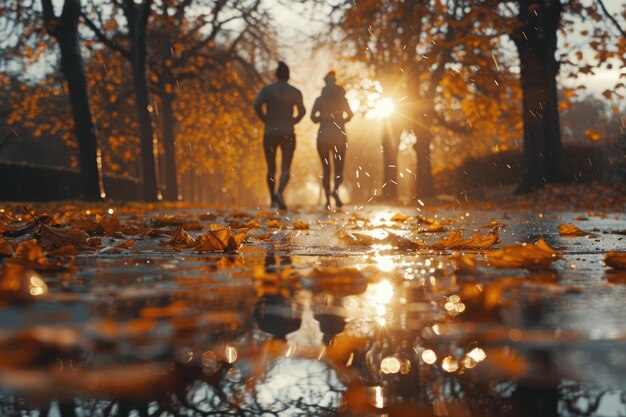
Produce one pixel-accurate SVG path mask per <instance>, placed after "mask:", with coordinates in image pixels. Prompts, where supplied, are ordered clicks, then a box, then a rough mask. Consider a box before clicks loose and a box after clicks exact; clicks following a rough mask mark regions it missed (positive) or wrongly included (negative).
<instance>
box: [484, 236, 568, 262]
mask: <svg viewBox="0 0 626 417" xmlns="http://www.w3.org/2000/svg"><path fill="white" fill-rule="evenodd" d="M485 256H486V258H487V262H488V263H489V264H490V265H492V266H494V267H496V268H526V269H544V268H548V267H549V266H550V264H551V263H552V262H554V261H556V260H557V259H559V258H560V255H559V253H558V252H557V251H556V250H555V249H553V248H551V247H550V246H548V244H547V243H546V242H545V241H544V240H543V239H539V240H538V241H537V243H535V244H534V245H533V244H522V245H511V246H503V247H502V248H500V249H495V250H492V251H489V252H487V253H486V255H485Z"/></svg>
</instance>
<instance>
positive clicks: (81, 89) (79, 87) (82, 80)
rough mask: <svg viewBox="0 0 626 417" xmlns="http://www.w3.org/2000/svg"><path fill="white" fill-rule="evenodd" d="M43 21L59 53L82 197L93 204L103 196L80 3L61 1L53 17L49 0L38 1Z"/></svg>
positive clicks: (76, 0)
mask: <svg viewBox="0 0 626 417" xmlns="http://www.w3.org/2000/svg"><path fill="white" fill-rule="evenodd" d="M41 5H42V10H43V21H44V24H45V26H46V30H47V31H48V33H49V34H50V35H51V36H53V37H54V38H55V39H56V41H57V43H58V44H59V49H60V50H61V72H62V73H63V75H64V77H65V81H66V82H67V86H68V90H69V100H70V105H71V108H72V118H73V120H74V130H75V133H76V137H77V138H78V144H79V148H78V149H79V158H78V160H79V168H80V173H81V175H80V178H81V190H82V196H83V198H84V199H85V200H89V201H96V200H99V199H100V198H101V196H102V195H103V190H100V177H99V170H98V162H97V153H98V138H97V136H96V129H95V126H94V123H93V120H92V116H91V109H90V105H89V97H88V93H87V80H86V76H85V69H84V66H83V58H82V52H81V49H80V38H79V34H78V23H79V17H80V12H81V4H80V0H65V1H64V3H63V9H62V11H61V14H60V15H58V16H57V15H56V14H55V12H54V7H53V4H52V0H41Z"/></svg>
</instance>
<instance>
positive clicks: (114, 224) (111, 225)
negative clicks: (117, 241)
mask: <svg viewBox="0 0 626 417" xmlns="http://www.w3.org/2000/svg"><path fill="white" fill-rule="evenodd" d="M96 224H97V225H98V229H99V230H98V231H99V232H100V233H103V234H105V235H107V236H113V234H114V233H115V232H117V231H118V230H120V220H119V219H118V218H117V216H116V215H115V214H111V215H108V216H107V215H104V216H101V215H99V214H96Z"/></svg>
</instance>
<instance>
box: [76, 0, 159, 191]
mask: <svg viewBox="0 0 626 417" xmlns="http://www.w3.org/2000/svg"><path fill="white" fill-rule="evenodd" d="M152 5H153V0H144V1H141V2H140V3H136V2H135V1H134V0H123V1H112V2H110V3H109V2H105V3H101V2H98V3H96V2H94V1H89V2H88V6H89V7H88V11H83V12H82V17H83V19H84V20H85V22H86V24H87V26H88V27H89V28H90V29H91V31H92V32H93V33H94V34H95V36H96V38H97V39H98V40H99V41H100V42H102V44H104V45H105V46H107V47H109V48H111V49H113V50H115V51H117V52H118V53H119V54H120V55H121V56H122V57H124V58H126V59H127V60H128V61H129V62H130V64H131V72H132V75H133V83H134V95H135V107H136V111H137V121H138V125H139V136H140V140H141V167H142V184H143V185H142V189H143V199H144V200H145V201H155V200H157V198H158V196H159V190H158V183H157V177H156V165H155V160H154V154H155V147H154V144H155V142H156V137H155V134H154V126H153V123H152V115H151V113H152V111H153V103H152V101H151V98H150V87H149V82H148V57H147V36H148V22H149V20H150V17H151V15H152V12H153V11H152ZM108 9H110V10H108ZM119 13H121V15H122V16H123V19H124V20H125V23H126V31H125V37H124V42H123V43H122V42H117V41H116V40H114V36H112V35H114V34H116V33H110V32H107V28H106V27H104V23H103V22H105V21H106V22H108V24H109V25H112V26H113V27H114V28H115V26H116V22H117V20H116V19H118V18H119V16H118V14H119ZM108 14H109V15H108ZM107 15H108V16H107ZM111 32H113V31H111Z"/></svg>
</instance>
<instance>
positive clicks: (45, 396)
mask: <svg viewBox="0 0 626 417" xmlns="http://www.w3.org/2000/svg"><path fill="white" fill-rule="evenodd" d="M396 213H400V214H403V215H405V216H407V219H405V220H403V221H394V220H392V217H393V216H394V215H395V214H396ZM154 214H155V215H156V213H154ZM159 214H162V213H159ZM170 214H173V215H176V216H178V217H179V218H180V219H183V220H186V221H189V222H197V223H198V224H199V225H200V226H201V227H202V230H199V231H190V232H189V233H190V234H191V235H192V236H194V237H196V236H199V235H201V234H202V233H203V232H205V231H206V230H207V228H208V225H209V224H211V223H219V224H222V225H228V224H230V225H231V226H232V227H240V226H244V225H249V224H250V222H251V221H255V220H256V221H258V222H259V223H260V227H258V228H254V229H250V230H248V237H247V238H246V239H245V241H244V243H243V245H242V246H241V247H240V248H239V250H238V252H237V253H233V254H227V255H223V254H199V253H196V252H195V251H194V250H193V249H182V250H173V249H172V248H171V247H170V246H167V245H163V244H161V243H160V239H159V238H148V237H142V238H139V237H138V238H136V239H135V240H136V242H135V243H134V244H133V245H132V246H130V247H129V248H127V249H126V248H119V247H117V248H113V247H112V246H114V245H119V243H121V242H124V241H126V240H128V237H127V236H119V237H120V238H119V239H110V238H106V237H105V238H103V243H102V245H103V246H105V247H106V249H104V250H99V251H98V252H96V253H91V254H82V255H79V256H77V257H76V259H75V268H71V269H66V270H60V271H44V272H40V278H41V279H43V280H44V281H45V282H46V284H47V293H46V294H45V295H44V296H43V297H39V296H33V297H32V299H28V300H22V301H21V302H19V303H18V302H14V301H9V302H6V303H5V304H4V306H2V308H0V323H1V330H0V342H1V343H0V353H1V355H0V358H2V359H0V384H1V385H2V386H4V387H6V389H5V390H4V391H0V393H1V394H0V397H2V398H4V400H5V402H6V407H5V411H6V410H11V409H13V408H15V407H16V405H15V404H14V400H15V398H18V397H19V398H26V399H27V401H26V402H25V403H21V405H19V407H25V408H27V409H35V408H41V407H44V408H45V407H48V406H49V405H50V404H52V411H51V415H57V414H63V415H71V414H70V413H71V410H74V409H76V410H78V413H79V414H78V415H81V414H80V413H83V414H82V415H89V412H87V414H84V413H86V411H85V410H86V409H87V408H88V407H94V409H97V410H100V411H98V413H101V414H100V415H109V414H106V413H107V412H108V411H107V407H115V409H116V410H117V409H119V410H122V411H124V412H126V411H128V410H131V409H135V410H138V411H137V412H143V411H145V410H148V411H149V412H156V411H155V410H159V409H161V410H162V412H165V413H167V412H170V413H180V415H227V414H228V413H232V414H236V415H238V414H240V415H260V414H262V413H263V412H268V413H269V412H270V411H271V412H274V413H275V414H277V415H327V414H330V415H333V414H340V413H344V414H350V413H352V414H354V415H363V414H368V413H371V414H373V415H377V413H380V412H387V413H391V414H392V415H408V414H405V413H409V412H410V413H416V412H423V413H426V415H472V416H474V415H529V416H530V415H539V414H537V413H540V414H541V415H571V414H574V413H575V412H577V411H576V410H579V409H581V410H582V408H584V407H586V406H587V405H588V404H587V403H586V402H585V401H588V402H590V403H594V401H595V400H596V399H597V400H598V401H597V404H596V409H594V410H591V413H590V415H601V416H611V415H620V414H619V413H626V406H625V405H624V395H626V393H625V392H624V391H623V388H624V386H626V377H625V376H626V353H625V352H626V326H625V325H624V323H626V304H625V303H624V300H625V298H626V287H625V286H624V283H626V271H621V272H620V271H617V270H611V269H610V268H607V267H606V266H605V265H604V264H603V262H602V261H603V258H604V255H605V253H606V252H608V251H611V250H613V251H625V250H626V234H625V233H626V232H625V229H626V221H625V220H624V219H622V217H623V215H622V214H619V213H603V214H594V213H569V212H543V213H539V212H534V213H523V212H506V213H505V212H498V211H472V212H470V213H467V212H462V211H438V212H435V211H428V210H423V211H421V212H420V211H418V210H416V209H415V208H405V207H402V208H395V207H387V206H368V207H364V208H361V209H359V210H357V211H354V212H350V211H348V210H346V211H344V212H341V213H330V214H327V213H320V212H319V211H317V210H314V209H301V210H300V211H299V212H287V213H270V212H264V211H261V212H260V213H259V211H257V210H190V211H187V212H182V211H178V212H172V213H170ZM418 214H419V215H424V216H426V217H427V218H430V219H435V220H436V221H437V223H439V224H441V225H442V227H443V228H445V230H443V231H439V232H423V229H425V228H426V227H428V225H425V224H424V223H420V222H418V221H417V220H416V218H415V216H416V215H418ZM152 216H153V214H150V213H147V214H145V215H143V216H137V214H136V213H126V214H124V213H121V214H120V216H119V217H120V220H121V221H122V224H130V223H133V224H138V223H141V222H143V223H145V224H149V223H150V219H153V217H152ZM397 219H398V220H400V216H397ZM296 220H300V221H302V222H304V223H305V224H308V225H309V228H308V229H305V230H294V228H293V224H294V222H295V221H296ZM568 223H574V224H575V225H576V226H578V227H579V228H580V229H582V230H584V231H586V232H591V233H593V235H588V236H580V237H569V236H561V235H560V234H559V225H561V224H568ZM496 227H497V228H498V233H499V237H500V239H501V243H498V244H496V245H495V246H494V248H499V247H502V246H508V245H516V244H521V243H528V244H534V243H535V242H537V240H538V239H539V238H543V239H544V240H545V242H546V243H547V244H548V245H549V246H551V247H552V248H554V249H556V250H557V251H558V252H559V253H560V254H561V256H562V257H561V258H560V259H558V260H556V261H555V262H553V263H552V265H551V267H549V268H547V269H542V270H539V271H532V272H531V271H529V270H527V269H521V268H511V269H495V268H493V267H491V266H489V265H487V264H485V263H484V262H482V261H484V250H471V249H470V250H461V251H459V250H453V249H437V250H434V249H432V247H433V244H435V242H437V241H439V240H440V239H442V238H444V237H445V236H447V234H448V233H449V231H450V230H456V229H464V236H465V237H469V236H470V235H472V234H474V233H475V232H476V231H477V230H480V231H482V232H483V233H484V234H487V233H488V232H489V231H491V230H493V229H494V228H496ZM175 229H176V227H175V226H171V227H169V228H167V227H166V228H165V229H163V230H171V231H174V230H175ZM346 233H347V235H346ZM253 236H256V238H255V237H253ZM389 236H391V237H395V236H397V238H395V240H394V239H391V240H390V238H389ZM366 237H367V238H366ZM350 239H356V241H355V242H351V241H350ZM398 239H400V240H398ZM398 242H399V243H398ZM407 242H420V243H419V244H416V245H415V247H409V246H407V245H408V243H407ZM422 244H424V245H425V246H424V247H421V246H422ZM107 245H109V246H111V247H107ZM179 249H180V248H179ZM458 253H466V254H470V255H472V256H473V255H475V256H476V259H477V260H478V263H479V266H478V267H477V268H476V269H474V270H471V271H466V270H465V269H464V268H463V269H464V270H458V269H457V268H458V267H459V265H458V261H457V262H456V263H455V261H453V260H452V259H453V257H454V255H455V254H458ZM333 337H334V340H333V342H332V343H331V344H330V345H328V342H329V341H330V340H331V339H333ZM165 392H170V393H174V394H172V396H168V395H164V393H165ZM15 395H16V396H15ZM76 396H79V397H81V398H83V402H79V401H77V400H75V399H74V398H75V397H76ZM620 396H621V397H620ZM174 398H175V399H174ZM55 399H58V401H56V400H55ZM86 399H89V400H86ZM96 399H98V400H96ZM111 399H112V400H111ZM50 401H52V402H50ZM42 404H43V405H42ZM19 407H18V408H19ZM168 407H169V408H168ZM537 407H539V409H537ZM567 407H569V408H570V411H566V409H567ZM68 410H70V411H68ZM538 410H539V411H538ZM572 410H573V411H572ZM109 411H110V410H109ZM579 411H580V410H579ZM583 411H584V410H583ZM581 412H582V411H581ZM55 413H56V414H55ZM94 413H95V411H94ZM194 413H196V414H194ZM394 413H395V414H394ZM568 413H570V414H568ZM92 415H98V414H92ZM129 415H132V413H131V414H129ZM155 415H160V414H155ZM267 415H270V414H267Z"/></svg>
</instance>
